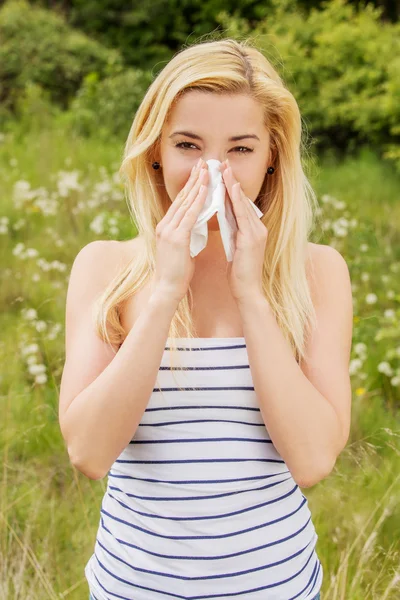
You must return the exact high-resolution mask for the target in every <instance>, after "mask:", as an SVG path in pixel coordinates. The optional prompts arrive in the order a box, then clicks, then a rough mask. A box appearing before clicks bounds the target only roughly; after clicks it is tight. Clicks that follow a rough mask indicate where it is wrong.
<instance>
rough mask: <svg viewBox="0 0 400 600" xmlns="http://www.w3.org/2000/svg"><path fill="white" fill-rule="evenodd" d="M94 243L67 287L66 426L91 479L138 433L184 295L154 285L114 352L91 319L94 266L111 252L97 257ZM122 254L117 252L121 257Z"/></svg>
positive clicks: (74, 456)
mask: <svg viewBox="0 0 400 600" xmlns="http://www.w3.org/2000/svg"><path fill="white" fill-rule="evenodd" d="M106 243H107V242H106ZM89 246H90V244H89ZM87 248H88V247H85V250H86V251H85V252H83V254H82V256H80V258H79V259H78V260H76V261H75V263H74V265H73V269H72V273H71V277H70V283H69V289H68V297H67V326H66V332H67V359H66V363H65V367H64V371H63V378H62V386H61V392H60V426H61V430H62V434H63V437H64V439H65V440H66V442H67V446H68V453H69V456H70V458H71V462H72V463H73V464H74V466H75V467H76V468H78V469H79V470H80V471H81V472H82V473H84V474H85V475H87V476H88V477H90V478H91V479H99V478H101V477H104V476H105V475H106V474H107V472H108V470H109V469H110V467H111V465H112V464H113V462H114V461H115V459H116V458H117V457H118V456H119V454H120V453H121V452H122V450H123V448H124V447H126V445H127V444H128V443H129V441H130V440H131V439H132V437H133V435H134V433H135V431H136V428H137V426H138V424H139V422H140V420H141V418H142V415H143V413H144V411H145V409H146V406H147V404H148V401H149V398H150V395H151V393H152V391H153V387H154V383H155V381H156V377H157V373H158V369H159V366H160V363H161V359H162V355H163V352H164V349H165V343H166V340H167V337H168V332H169V326H170V323H171V320H172V318H173V315H174V313H175V310H176V308H177V304H178V301H177V300H175V299H174V300H172V299H170V298H169V297H168V296H166V295H165V294H163V293H162V291H161V290H159V289H156V288H153V290H152V295H151V297H150V300H149V302H148V303H147V304H146V306H145V308H143V310H142V311H141V313H140V315H139V317H138V318H137V320H136V322H135V324H134V326H133V327H132V329H131V330H130V331H129V333H128V335H127V337H126V338H125V340H124V342H123V344H122V345H121V347H120V349H119V351H118V353H117V354H116V355H113V354H112V353H111V352H110V351H109V349H108V350H107V345H106V344H105V342H103V341H102V340H100V338H98V336H97V334H96V333H95V331H94V327H93V324H92V323H91V319H90V314H91V313H90V309H91V305H92V303H91V301H92V300H93V299H94V295H95V291H96V289H95V288H96V287H97V286H96V285H95V284H93V285H91V286H90V291H89V292H87V293H86V295H85V297H84V298H82V289H84V288H85V283H86V281H87V277H88V274H89V273H90V274H91V279H93V280H96V277H95V275H94V274H93V269H95V268H96V267H95V265H96V264H97V265H101V267H100V269H102V270H103V269H104V260H103V261H99V260H95V258H96V257H95V256H94V254H96V252H94V253H93V252H92V253H90V252H89V251H88V250H87ZM92 250H96V249H95V248H93V249H92ZM81 252H82V251H81ZM111 254H112V253H111ZM78 256H79V255H78ZM98 258H99V257H97V259H98ZM102 258H103V259H104V253H103V254H102ZM115 258H116V257H115V254H114V255H113V257H111V260H114V263H115ZM90 268H92V270H89V269H90ZM97 269H99V267H97ZM86 288H87V285H86ZM88 380H89V382H88ZM77 381H80V382H81V383H80V384H79V385H80V386H81V387H82V388H83V389H81V391H79V393H75V392H76V390H75V391H73V389H72V386H73V385H77V384H76V382H77Z"/></svg>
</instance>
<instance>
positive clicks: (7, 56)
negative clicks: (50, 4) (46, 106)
mask: <svg viewBox="0 0 400 600" xmlns="http://www.w3.org/2000/svg"><path fill="white" fill-rule="evenodd" d="M0 39H1V44H0V84H1V88H0V102H1V104H2V112H3V114H6V113H7V112H8V113H14V112H15V110H16V103H17V99H18V98H19V97H20V96H21V94H23V93H24V90H25V88H26V87H27V86H28V85H29V84H31V83H33V84H36V85H39V86H41V87H43V88H44V89H46V90H48V92H49V99H50V100H51V102H54V103H55V104H57V105H59V106H61V107H63V108H66V107H67V105H68V102H69V100H70V99H71V98H72V97H73V96H74V95H75V94H76V92H77V90H78V89H79V87H80V85H81V83H82V81H83V79H84V77H85V75H87V74H88V73H91V72H93V71H94V72H97V73H99V74H100V75H101V76H103V77H104V76H106V75H107V74H109V73H111V72H113V71H114V70H116V69H118V68H121V67H122V60H121V58H120V56H119V54H118V52H117V51H115V50H111V49H107V48H104V47H103V46H102V45H101V44H99V43H97V42H95V41H93V40H91V39H89V38H88V37H86V36H85V35H84V34H82V33H79V32H78V31H75V30H73V29H72V28H70V27H69V26H67V25H66V23H65V21H64V20H63V18H62V17H61V16H58V15H57V14H55V13H53V12H51V11H47V10H43V9H39V8H34V7H32V6H31V5H30V4H29V3H28V2H26V1H25V0H11V1H9V2H6V3H5V4H4V5H3V6H2V8H1V9H0Z"/></svg>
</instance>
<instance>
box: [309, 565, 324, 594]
mask: <svg viewBox="0 0 400 600" xmlns="http://www.w3.org/2000/svg"><path fill="white" fill-rule="evenodd" d="M320 570H321V563H320V562H319V561H318V562H317V563H316V565H315V567H314V569H313V573H312V575H311V577H312V579H311V582H309V585H311V587H310V590H309V592H308V593H309V594H312V595H313V597H314V596H315V594H316V593H317V591H316V589H315V586H316V584H317V581H318V576H319V572H320ZM307 587H308V586H307ZM307 587H306V589H307Z"/></svg>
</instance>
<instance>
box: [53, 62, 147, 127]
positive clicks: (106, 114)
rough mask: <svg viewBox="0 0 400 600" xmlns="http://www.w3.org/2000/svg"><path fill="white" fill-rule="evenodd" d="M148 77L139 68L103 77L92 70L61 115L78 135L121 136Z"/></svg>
mask: <svg viewBox="0 0 400 600" xmlns="http://www.w3.org/2000/svg"><path fill="white" fill-rule="evenodd" d="M151 81H152V75H151V73H149V72H147V71H141V70H139V69H138V70H136V69H127V70H126V71H124V72H123V73H120V74H117V75H114V76H110V77H107V78H105V79H103V80H101V79H99V77H98V75H97V74H94V73H92V74H90V75H88V76H87V77H86V78H85V80H84V83H83V85H82V87H81V89H80V90H79V92H78V94H77V96H76V98H75V99H74V100H73V101H72V102H71V106H70V110H69V111H68V113H67V114H65V115H64V116H63V117H62V118H63V120H64V123H65V125H69V126H70V127H71V128H72V130H73V131H74V132H76V133H78V134H81V135H85V136H89V135H96V137H99V138H100V139H106V138H109V137H110V135H111V136H115V137H119V138H124V137H126V136H127V134H128V131H129V128H130V126H131V123H132V121H133V118H134V116H135V112H136V110H137V109H138V107H139V104H140V102H141V100H142V98H143V96H144V94H145V92H146V90H147V88H148V86H149V85H150V83H151Z"/></svg>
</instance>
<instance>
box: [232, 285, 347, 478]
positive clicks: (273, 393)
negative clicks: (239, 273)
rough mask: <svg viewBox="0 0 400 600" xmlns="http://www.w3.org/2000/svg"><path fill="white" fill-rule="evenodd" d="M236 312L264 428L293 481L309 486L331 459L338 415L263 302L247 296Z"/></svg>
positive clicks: (338, 435) (338, 434) (337, 433)
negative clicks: (310, 376) (238, 314)
mask: <svg viewBox="0 0 400 600" xmlns="http://www.w3.org/2000/svg"><path fill="white" fill-rule="evenodd" d="M239 310H240V313H241V317H242V323H243V331H244V337H245V340H246V345H247V352H248V356H249V364H250V370H251V374H252V378H253V381H254V389H255V392H256V394H257V398H258V400H259V403H260V410H261V414H262V416H263V420H264V423H265V426H266V428H267V430H268V433H269V435H270V437H271V440H272V442H273V444H274V446H275V447H276V449H277V451H278V452H279V453H280V455H281V456H282V458H283V460H284V461H285V462H286V464H287V466H288V468H289V470H290V471H291V473H292V475H293V478H294V479H295V480H296V482H297V483H298V484H299V485H303V487H308V485H313V483H315V482H316V481H319V480H320V479H322V478H323V477H324V476H326V474H328V473H329V472H330V471H331V469H332V468H333V465H334V463H335V460H336V456H337V448H338V442H339V440H340V439H341V428H340V421H339V419H338V416H337V414H336V412H335V410H334V408H333V407H332V405H331V404H330V403H329V402H328V400H327V399H326V398H325V397H324V396H323V395H322V394H321V393H320V392H319V391H318V390H317V389H316V388H315V387H314V386H313V385H312V383H311V382H310V381H309V380H308V379H307V377H306V376H305V375H304V373H303V371H302V370H301V368H300V366H299V365H298V364H297V362H296V359H295V358H294V356H293V354H292V351H291V348H290V345H289V343H288V341H287V340H286V339H285V337H284V336H283V334H282V332H281V330H280V328H279V326H278V323H277V321H276V318H275V316H274V314H273V312H272V310H271V307H270V305H269V303H268V301H267V300H266V299H265V298H264V297H263V296H253V297H252V298H251V299H248V300H246V301H244V302H243V303H241V304H240V305H239Z"/></svg>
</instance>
